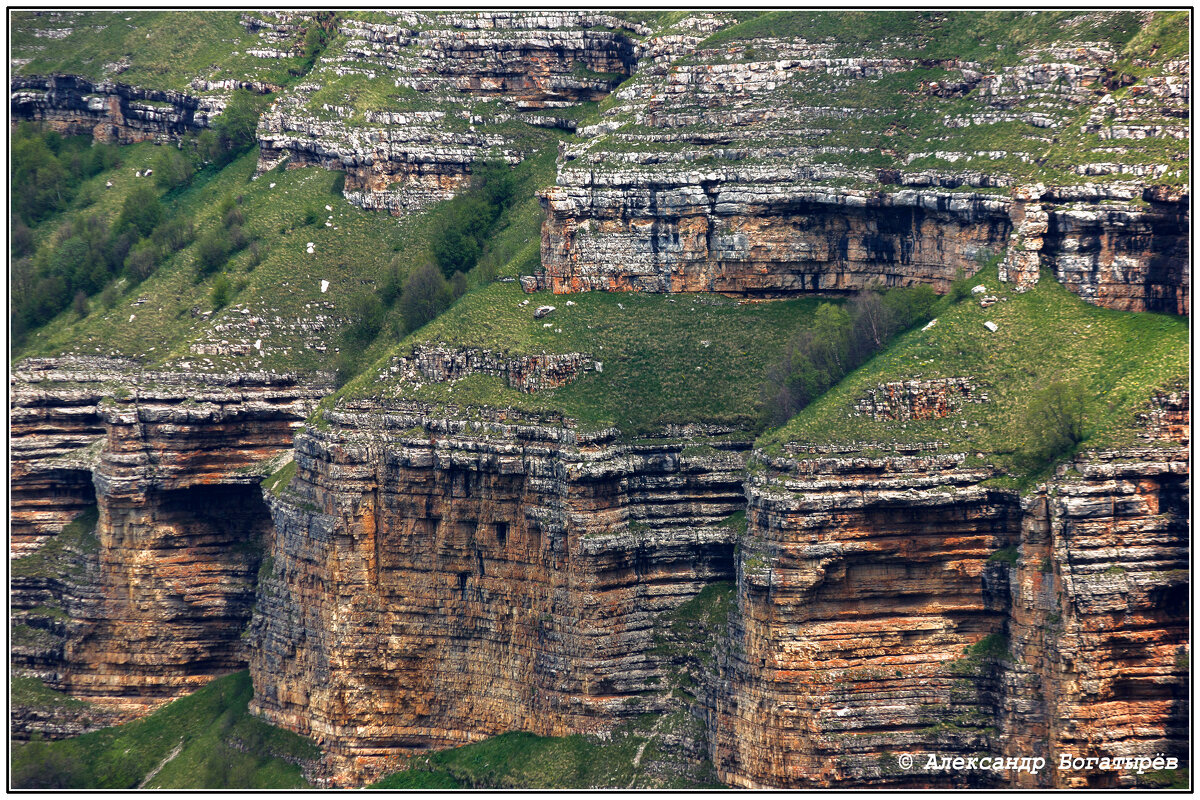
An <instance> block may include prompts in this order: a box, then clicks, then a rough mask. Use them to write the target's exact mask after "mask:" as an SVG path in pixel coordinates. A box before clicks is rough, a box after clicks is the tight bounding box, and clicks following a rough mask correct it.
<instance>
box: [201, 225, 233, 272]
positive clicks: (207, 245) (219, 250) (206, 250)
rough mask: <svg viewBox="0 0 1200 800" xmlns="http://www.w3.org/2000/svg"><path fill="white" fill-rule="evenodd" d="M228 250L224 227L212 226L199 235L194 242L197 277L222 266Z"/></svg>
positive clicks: (227, 255)
mask: <svg viewBox="0 0 1200 800" xmlns="http://www.w3.org/2000/svg"><path fill="white" fill-rule="evenodd" d="M229 250H230V243H229V233H228V231H226V230H225V229H224V228H214V229H213V230H210V231H209V232H208V233H206V234H204V235H203V236H201V237H200V241H199V242H197V243H196V275H197V277H199V278H203V277H204V276H205V275H210V274H212V273H214V272H216V271H217V270H218V269H220V268H221V267H222V266H224V264H225V261H226V259H228V258H229Z"/></svg>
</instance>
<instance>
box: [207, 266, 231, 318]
mask: <svg viewBox="0 0 1200 800" xmlns="http://www.w3.org/2000/svg"><path fill="white" fill-rule="evenodd" d="M232 295H233V286H232V285H231V284H230V283H229V279H228V278H226V277H225V276H224V275H218V276H217V279H216V280H215V281H213V285H212V291H211V292H210V293H209V299H210V300H211V301H212V307H213V311H220V310H221V309H222V308H224V307H225V306H227V305H229V298H230V297H231V296H232Z"/></svg>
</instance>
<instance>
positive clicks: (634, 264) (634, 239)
mask: <svg viewBox="0 0 1200 800" xmlns="http://www.w3.org/2000/svg"><path fill="white" fill-rule="evenodd" d="M762 177H763V179H764V180H766V179H768V178H769V177H770V176H762ZM775 177H778V178H779V179H780V180H782V176H775ZM629 178H630V181H631V184H630V185H629V186H625V187H613V186H611V185H605V186H581V187H576V186H566V187H564V186H557V187H554V188H552V189H550V190H548V191H547V192H546V194H545V201H544V205H545V206H546V208H547V210H548V215H547V219H546V222H545V225H544V228H543V232H542V264H543V265H544V267H545V270H546V276H547V279H548V282H549V287H550V288H552V289H553V290H554V291H556V292H573V291H589V290H609V291H614V290H615V291H654V292H692V291H716V292H727V293H740V294H757V295H779V294H787V293H792V292H802V291H813V292H817V291H820V292H847V291H854V290H857V289H860V288H863V287H865V286H871V285H876V284H885V285H891V286H902V285H912V284H922V283H924V284H931V285H933V286H934V287H936V288H938V289H945V288H946V287H948V286H949V284H950V282H951V281H953V280H954V277H955V275H956V273H958V272H959V271H962V272H965V273H967V274H971V273H973V272H974V271H975V270H977V269H978V268H979V265H980V257H981V255H982V254H986V253H988V252H991V251H998V250H999V249H1000V248H1001V247H1003V244H1004V242H1005V240H1006V237H1007V236H1008V229H1009V220H1008V215H1007V210H1006V207H1005V204H1004V202H1003V201H1000V200H996V199H994V198H988V197H984V196H982V195H974V196H963V195H957V196H955V195H950V194H945V195H935V194H929V195H924V196H923V195H921V194H918V193H916V192H913V191H906V192H899V193H897V194H896V195H894V196H893V195H875V194H872V195H871V196H870V197H852V196H849V195H844V194H840V193H838V192H836V191H830V190H823V189H814V188H809V189H793V188H787V187H784V186H774V185H771V184H770V183H763V184H759V185H754V184H750V185H746V184H744V183H740V182H735V179H734V177H733V176H729V178H728V181H726V182H722V181H720V180H716V179H714V180H713V181H712V182H710V183H709V182H701V183H700V184H699V185H676V186H669V185H662V184H657V183H653V182H650V181H649V179H647V178H646V177H645V176H636V175H634V174H631V175H630V176H629Z"/></svg>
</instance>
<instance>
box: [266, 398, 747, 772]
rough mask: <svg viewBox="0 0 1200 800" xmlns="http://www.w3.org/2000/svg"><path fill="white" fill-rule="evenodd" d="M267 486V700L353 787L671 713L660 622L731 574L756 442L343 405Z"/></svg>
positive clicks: (269, 710)
mask: <svg viewBox="0 0 1200 800" xmlns="http://www.w3.org/2000/svg"><path fill="white" fill-rule="evenodd" d="M326 419H327V420H328V421H329V423H330V426H329V428H328V430H321V429H320V428H315V429H309V430H308V431H307V432H306V433H304V434H302V435H301V436H299V437H298V438H297V441H296V464H297V472H296V477H295V479H294V480H293V481H292V482H291V483H290V484H289V485H288V486H287V487H286V488H283V489H282V490H281V493H280V494H279V496H278V497H275V496H269V497H268V500H269V502H270V505H271V512H272V515H273V517H274V520H275V528H276V534H275V538H274V542H273V546H272V547H271V549H270V550H269V551H268V553H267V555H266V557H265V559H264V562H263V563H264V566H263V573H262V578H261V581H260V586H259V592H258V600H257V605H256V611H255V617H254V621H253V623H252V626H251V634H250V641H251V644H252V651H251V652H252V655H251V669H252V674H253V676H254V681H255V687H256V697H255V700H254V708H255V709H256V710H257V711H258V713H261V714H262V715H263V716H264V717H265V718H266V719H267V720H269V721H271V722H273V723H275V724H280V725H284V726H286V727H289V728H292V729H295V730H298V731H300V732H301V733H304V734H306V735H310V736H313V737H314V738H316V739H317V740H318V741H320V742H322V743H323V745H324V746H325V747H327V748H328V749H329V751H330V752H331V753H332V754H333V756H334V759H335V763H336V765H337V769H336V772H337V780H338V781H339V782H343V783H344V782H348V781H349V782H355V781H361V780H362V779H364V778H365V777H369V776H371V775H374V774H378V773H379V772H380V771H383V770H385V769H386V768H387V767H388V765H389V764H392V763H394V762H395V759H396V757H397V756H399V755H401V754H403V753H407V752H412V751H414V750H421V749H425V748H430V747H445V746H452V745H456V744H461V743H464V742H467V741H472V740H475V739H479V738H482V737H484V736H488V735H492V734H496V733H500V732H502V731H505V730H510V729H514V728H515V729H523V730H531V731H535V732H538V733H541V734H556V735H562V734H566V733H570V732H580V731H596V730H605V729H608V728H609V727H611V725H613V724H614V723H615V722H617V721H619V720H621V719H623V718H625V717H628V716H630V715H635V714H637V713H642V712H645V711H652V710H654V704H655V701H652V700H651V699H649V698H643V697H642V696H641V695H643V694H653V689H652V687H653V686H654V685H657V684H658V683H659V681H660V680H661V679H662V676H663V671H664V666H663V663H662V656H661V655H657V654H656V653H655V652H654V650H653V646H654V641H653V637H652V632H653V629H654V620H655V615H656V614H657V613H658V612H662V611H665V610H669V609H671V608H674V607H675V606H677V605H679V604H680V603H681V602H683V601H684V600H686V599H687V598H689V597H691V596H692V595H694V594H695V593H696V592H698V591H699V590H700V589H701V588H702V587H703V586H704V585H705V584H706V583H708V582H710V581H713V580H720V579H728V578H729V577H731V574H732V548H733V538H734V530H733V528H732V527H730V526H729V525H726V524H723V520H725V519H726V518H727V517H728V516H729V515H730V514H731V513H732V512H734V511H736V510H737V509H739V508H740V507H741V506H742V503H743V499H742V488H741V468H742V454H743V453H744V451H745V449H746V443H744V442H743V443H738V442H725V443H723V444H722V445H721V449H718V450H713V449H711V448H694V449H695V450H698V451H699V452H696V453H695V454H693V453H692V452H690V451H688V450H687V443H686V442H683V443H655V442H647V443H637V442H633V443H629V444H620V443H618V442H616V441H612V440H611V439H610V436H611V434H601V435H599V436H593V437H588V436H584V435H582V434H580V433H578V432H577V431H574V430H572V429H570V428H565V427H562V426H560V425H548V424H546V423H545V422H544V421H543V422H539V421H537V420H529V419H527V420H522V419H518V418H513V417H511V416H509V417H508V419H507V420H504V421H501V420H497V419H492V420H485V421H481V422H478V423H465V422H459V421H454V420H448V419H439V418H435V417H429V416H427V415H426V414H424V413H423V412H422V411H421V410H420V409H414V408H407V409H391V410H386V411H384V410H380V409H378V408H370V407H367V406H360V407H357V408H355V407H349V408H346V409H343V410H339V411H336V412H327V414H326Z"/></svg>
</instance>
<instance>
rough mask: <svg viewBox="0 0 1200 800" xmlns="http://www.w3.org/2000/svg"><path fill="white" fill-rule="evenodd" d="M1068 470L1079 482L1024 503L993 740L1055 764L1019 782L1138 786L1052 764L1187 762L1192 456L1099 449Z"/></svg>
mask: <svg viewBox="0 0 1200 800" xmlns="http://www.w3.org/2000/svg"><path fill="white" fill-rule="evenodd" d="M1072 466H1073V467H1074V469H1075V470H1076V471H1078V476H1077V477H1066V476H1063V477H1060V478H1059V479H1057V480H1055V481H1054V482H1052V483H1051V484H1050V485H1049V486H1048V487H1046V488H1045V490H1044V491H1039V492H1037V493H1035V494H1033V495H1032V496H1030V497H1027V498H1024V499H1023V501H1022V512H1023V513H1022V527H1021V543H1020V547H1019V550H1018V556H1017V559H1016V561H1014V562H1013V564H1012V567H1011V569H1010V575H1009V598H1010V604H1011V605H1010V611H1009V627H1008V634H1009V638H1010V642H1011V651H1010V655H1009V658H1010V662H1009V664H1007V665H1006V668H1005V671H1004V673H1003V680H1004V682H1005V695H1006V696H1005V699H1004V702H1003V705H1002V706H1001V710H1000V713H999V728H1000V738H1001V740H1002V741H1003V743H1004V745H1005V747H1006V748H1007V752H1008V754H1012V755H1016V754H1022V755H1024V754H1026V753H1033V754H1038V755H1043V756H1044V757H1045V758H1046V760H1047V763H1049V764H1053V765H1054V767H1053V768H1051V769H1048V770H1047V773H1046V774H1043V775H1040V776H1037V777H1036V778H1032V777H1031V776H1028V775H1024V776H1014V778H1016V780H1015V781H1014V783H1015V784H1016V785H1025V786H1032V785H1041V786H1055V787H1068V788H1122V787H1130V786H1137V785H1144V784H1139V780H1140V778H1141V776H1142V775H1143V774H1144V773H1145V772H1149V771H1151V770H1149V769H1144V768H1142V767H1138V768H1137V769H1115V768H1114V769H1109V770H1103V769H1100V770H1097V769H1095V768H1083V769H1080V768H1079V766H1076V767H1074V768H1073V769H1070V770H1061V769H1057V767H1058V765H1059V764H1060V762H1061V758H1062V756H1063V755H1066V754H1069V755H1070V756H1071V761H1072V762H1073V763H1074V761H1075V759H1077V758H1081V759H1085V760H1086V759H1088V758H1109V759H1115V758H1146V759H1147V763H1150V762H1151V761H1153V760H1154V759H1156V758H1158V757H1163V756H1165V757H1171V758H1186V754H1187V752H1188V747H1189V726H1188V722H1187V720H1188V716H1189V702H1188V694H1187V688H1186V687H1187V685H1188V681H1189V676H1190V668H1189V652H1190V641H1189V627H1190V622H1189V618H1188V612H1187V598H1189V597H1190V596H1191V587H1190V574H1189V570H1188V550H1189V545H1190V535H1189V527H1188V509H1189V507H1190V488H1189V485H1188V484H1189V480H1188V474H1189V470H1188V458H1187V452H1186V450H1184V449H1166V450H1161V449H1147V450H1125V451H1116V452H1101V453H1094V454H1090V455H1089V456H1086V457H1083V458H1079V459H1077V460H1076V462H1075V463H1074V465H1072ZM1084 763H1086V761H1085V762H1084ZM1094 763H1095V762H1093V764H1094Z"/></svg>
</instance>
